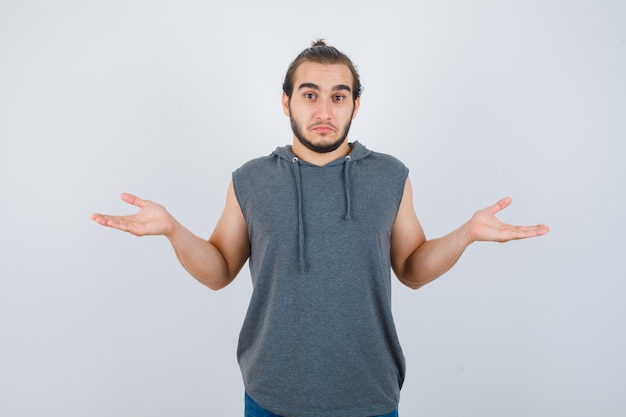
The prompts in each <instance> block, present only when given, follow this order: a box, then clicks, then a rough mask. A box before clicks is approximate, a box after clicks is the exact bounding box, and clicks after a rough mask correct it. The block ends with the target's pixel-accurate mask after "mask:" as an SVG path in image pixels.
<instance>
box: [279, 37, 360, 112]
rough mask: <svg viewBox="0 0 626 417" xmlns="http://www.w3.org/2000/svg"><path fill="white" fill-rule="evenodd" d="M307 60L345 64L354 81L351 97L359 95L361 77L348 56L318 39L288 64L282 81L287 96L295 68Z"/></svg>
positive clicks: (291, 89)
mask: <svg viewBox="0 0 626 417" xmlns="http://www.w3.org/2000/svg"><path fill="white" fill-rule="evenodd" d="M307 61H309V62H315V63H318V64H326V65H333V64H344V65H346V66H347V67H348V68H349V69H350V72H352V78H354V81H353V82H352V99H353V100H356V99H357V97H359V96H360V95H361V92H362V90H363V88H362V86H361V77H359V73H358V71H357V70H356V67H355V66H354V64H353V63H352V61H351V60H350V58H348V56H347V55H346V54H344V53H343V52H340V51H339V50H338V49H337V48H335V47H334V46H328V45H326V42H325V41H324V39H318V40H316V41H315V42H313V44H312V45H311V46H310V47H309V48H307V49H305V50H304V51H302V52H300V55H298V56H297V57H296V59H294V60H293V62H292V63H291V64H289V68H288V69H287V74H285V81H284V82H283V91H284V92H285V94H286V95H287V97H291V94H292V93H293V76H294V74H295V72H296V70H297V69H298V67H299V66H300V64H302V63H303V62H307Z"/></svg>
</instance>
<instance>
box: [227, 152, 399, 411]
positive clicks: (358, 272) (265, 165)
mask: <svg viewBox="0 0 626 417" xmlns="http://www.w3.org/2000/svg"><path fill="white" fill-rule="evenodd" d="M351 147H352V150H351V152H350V154H349V156H347V157H345V158H340V159H338V160H336V161H334V162H331V163H329V164H327V165H325V166H323V167H319V166H315V165H312V164H308V163H307V162H304V161H300V160H298V159H297V158H296V157H295V156H294V154H293V153H292V152H291V148H290V147H289V146H284V147H279V148H277V149H276V150H275V151H274V152H273V153H272V154H271V155H269V156H267V157H263V158H258V159H255V160H252V161H250V162H248V163H246V164H245V165H243V166H242V167H241V168H239V169H237V170H236V171H235V172H234V173H233V184H234V188H235V194H236V196H237V200H238V202H239V205H240V206H241V209H242V212H243V215H244V217H245V220H246V223H247V226H248V233H249V237H250V243H251V254H250V259H249V267H250V272H251V276H252V282H253V288H254V289H253V292H252V297H251V300H250V305H249V307H248V312H247V314H246V318H245V320H244V323H243V327H242V329H241V334H240V337H239V346H238V349H237V358H238V361H239V365H240V367H241V371H242V375H243V380H244V385H245V388H246V391H247V392H248V394H249V395H250V397H252V398H253V399H254V400H255V401H256V402H257V403H259V404H260V405H261V406H263V407H264V408H266V409H268V410H271V411H273V412H274V413H276V414H280V415H283V416H287V417H364V416H372V415H380V414H386V413H389V412H391V411H392V410H393V409H395V408H396V407H397V405H398V400H399V395H400V388H401V386H402V382H403V380H404V373H405V364H404V356H403V354H402V350H401V348H400V344H399V341H398V337H397V334H396V330H395V326H394V322H393V318H392V314H391V265H390V236H391V229H392V226H393V223H394V220H395V217H396V214H397V211H398V207H399V205H400V200H401V199H402V194H403V191H404V184H405V182H406V178H407V175H408V169H407V168H406V167H405V166H404V165H403V164H402V163H401V162H399V161H398V160H397V159H395V158H393V157H391V156H388V155H384V154H380V153H376V152H372V151H370V150H368V149H367V148H365V147H364V146H363V145H361V144H360V143H358V142H355V143H353V144H351Z"/></svg>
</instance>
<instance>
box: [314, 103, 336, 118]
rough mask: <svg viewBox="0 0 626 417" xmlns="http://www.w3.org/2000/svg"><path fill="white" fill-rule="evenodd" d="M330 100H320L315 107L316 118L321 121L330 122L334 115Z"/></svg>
mask: <svg viewBox="0 0 626 417" xmlns="http://www.w3.org/2000/svg"><path fill="white" fill-rule="evenodd" d="M331 104H332V103H331V102H330V100H318V101H317V105H316V107H315V118H316V119H319V120H329V119H330V118H331V114H332V108H331Z"/></svg>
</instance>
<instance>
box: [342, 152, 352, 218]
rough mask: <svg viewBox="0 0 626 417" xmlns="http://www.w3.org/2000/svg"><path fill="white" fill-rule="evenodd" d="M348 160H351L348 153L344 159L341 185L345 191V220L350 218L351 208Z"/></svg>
mask: <svg viewBox="0 0 626 417" xmlns="http://www.w3.org/2000/svg"><path fill="white" fill-rule="evenodd" d="M350 161H352V157H351V156H350V155H348V156H346V161H345V163H344V166H343V186H344V189H345V191H346V220H350V219H351V218H352V208H351V206H350V204H351V201H350V175H349V172H348V171H349V167H350Z"/></svg>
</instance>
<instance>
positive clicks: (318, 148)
mask: <svg viewBox="0 0 626 417" xmlns="http://www.w3.org/2000/svg"><path fill="white" fill-rule="evenodd" d="M289 120H290V122H291V130H292V131H293V135H294V136H295V137H296V138H298V140H299V141H300V143H301V144H303V145H304V146H305V147H306V148H308V149H310V150H312V151H313V152H318V153H328V152H332V151H334V150H336V149H337V148H339V147H340V146H341V144H342V143H343V142H344V141H345V140H346V138H347V137H348V132H349V131H350V126H351V125H352V119H350V120H348V122H347V123H346V124H345V125H344V127H343V133H342V134H341V136H340V137H339V139H337V140H336V141H335V142H332V143H327V144H319V145H318V144H315V143H313V142H311V141H310V140H309V139H308V138H307V137H306V136H304V135H303V134H302V132H301V131H300V128H299V127H298V123H297V122H296V120H295V119H294V118H293V117H291V116H289ZM333 127H334V126H333Z"/></svg>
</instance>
